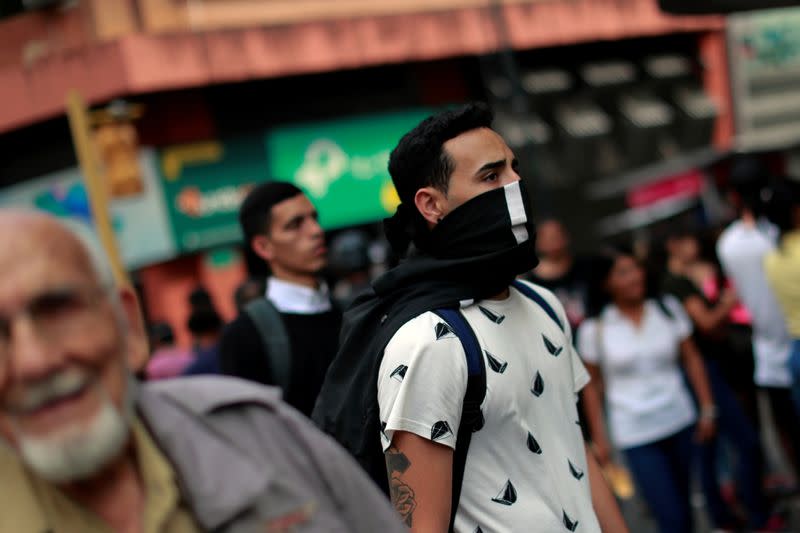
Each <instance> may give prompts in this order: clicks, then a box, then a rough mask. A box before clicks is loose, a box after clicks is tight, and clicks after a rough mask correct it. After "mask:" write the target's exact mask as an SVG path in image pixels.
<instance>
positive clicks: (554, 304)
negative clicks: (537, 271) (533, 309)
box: [517, 279, 567, 324]
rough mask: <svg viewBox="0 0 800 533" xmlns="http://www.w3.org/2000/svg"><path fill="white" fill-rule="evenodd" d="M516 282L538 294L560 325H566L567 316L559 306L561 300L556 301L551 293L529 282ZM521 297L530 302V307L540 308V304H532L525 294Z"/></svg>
mask: <svg viewBox="0 0 800 533" xmlns="http://www.w3.org/2000/svg"><path fill="white" fill-rule="evenodd" d="M517 282H518V283H521V284H523V285H525V286H527V288H528V289H530V290H532V291H533V292H535V293H536V294H538V295H539V296H540V297H541V298H542V299H543V300H544V301H545V302H546V303H547V305H549V306H550V307H551V308H552V309H553V311H554V312H555V313H556V315H557V316H558V318H559V321H560V322H561V324H567V316H566V315H567V314H566V311H564V306H563V305H562V304H561V300H559V299H558V297H557V296H556V295H555V293H553V291H551V290H550V289H548V288H546V287H542V286H541V285H538V284H536V283H533V282H531V281H527V280H522V279H520V280H517ZM523 296H524V297H525V299H526V300H527V301H529V302H530V304H531V305H535V306H537V307H539V308H541V307H542V306H541V305H540V304H538V303H536V302H534V301H533V300H532V299H531V298H530V297H529V296H528V295H527V294H524V295H523Z"/></svg>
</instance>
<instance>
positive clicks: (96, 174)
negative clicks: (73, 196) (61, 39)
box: [67, 89, 131, 287]
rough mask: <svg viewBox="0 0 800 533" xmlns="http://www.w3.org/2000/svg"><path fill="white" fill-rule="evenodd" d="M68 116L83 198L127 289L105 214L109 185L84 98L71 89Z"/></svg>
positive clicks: (117, 275)
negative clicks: (86, 200) (83, 184)
mask: <svg viewBox="0 0 800 533" xmlns="http://www.w3.org/2000/svg"><path fill="white" fill-rule="evenodd" d="M67 117H68V118H69V127H70V130H71V132H72V143H73V145H74V147H75V154H76V155H77V157H78V164H79V165H80V167H81V173H82V174H83V180H84V183H85V186H86V195H87V196H88V198H89V207H90V208H91V211H92V220H93V221H94V227H95V231H96V232H97V236H98V238H99V239H100V243H101V244H102V245H103V248H104V249H105V252H106V254H107V255H108V259H109V261H110V263H111V268H112V270H113V271H114V280H115V281H116V283H117V285H119V286H126V287H127V286H130V284H131V282H130V279H129V278H128V272H127V271H126V270H125V267H124V266H123V265H122V261H121V260H120V255H119V249H118V247H117V240H116V237H115V235H114V230H113V228H112V226H111V217H110V216H109V213H108V204H109V192H108V186H107V184H106V182H105V180H104V179H103V178H104V176H103V174H102V172H101V171H100V161H99V158H98V156H97V152H96V150H95V147H94V144H93V142H92V137H91V129H90V125H89V114H88V113H87V111H86V105H85V104H84V102H83V98H82V97H81V95H80V93H79V92H78V91H77V90H75V89H72V90H70V91H69V93H68V94H67Z"/></svg>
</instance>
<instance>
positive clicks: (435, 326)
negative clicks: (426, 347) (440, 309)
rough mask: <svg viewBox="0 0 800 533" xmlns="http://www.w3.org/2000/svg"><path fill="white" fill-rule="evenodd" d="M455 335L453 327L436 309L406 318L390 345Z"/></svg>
mask: <svg viewBox="0 0 800 533" xmlns="http://www.w3.org/2000/svg"><path fill="white" fill-rule="evenodd" d="M447 335H450V336H455V333H454V332H453V330H452V328H449V325H448V324H446V323H445V322H444V319H443V318H442V317H440V316H439V315H437V314H436V312H435V311H425V312H423V313H420V314H418V315H416V316H413V317H411V318H409V319H408V320H406V321H405V322H404V323H403V324H402V325H400V327H398V328H397V330H395V332H394V334H393V335H392V336H391V338H390V339H389V343H388V345H387V348H388V347H393V348H397V347H398V345H400V346H407V345H409V344H419V343H432V342H435V341H437V340H439V339H442V338H444V337H445V336H447Z"/></svg>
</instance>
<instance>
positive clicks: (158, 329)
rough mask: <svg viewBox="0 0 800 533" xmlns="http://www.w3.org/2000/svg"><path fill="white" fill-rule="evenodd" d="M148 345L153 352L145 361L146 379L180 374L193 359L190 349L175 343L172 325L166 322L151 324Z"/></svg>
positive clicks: (171, 376)
mask: <svg viewBox="0 0 800 533" xmlns="http://www.w3.org/2000/svg"><path fill="white" fill-rule="evenodd" d="M150 339H151V340H150V346H151V348H152V350H153V354H152V355H151V356H150V359H149V360H148V361H147V366H146V367H145V377H146V378H147V379H165V378H173V377H175V376H180V375H181V372H183V370H184V369H185V368H186V367H187V366H189V365H190V364H191V363H192V361H193V360H194V354H192V351H191V350H187V349H186V348H181V347H180V346H178V345H176V344H175V335H174V333H173V332H172V327H170V325H169V324H168V323H166V322H158V323H156V324H153V326H152V327H151V331H150Z"/></svg>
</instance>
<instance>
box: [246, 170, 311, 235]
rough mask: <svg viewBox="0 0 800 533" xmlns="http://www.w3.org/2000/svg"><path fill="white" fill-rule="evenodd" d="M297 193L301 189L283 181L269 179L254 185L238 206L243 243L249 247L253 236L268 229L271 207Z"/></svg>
mask: <svg viewBox="0 0 800 533" xmlns="http://www.w3.org/2000/svg"><path fill="white" fill-rule="evenodd" d="M298 194H303V191H301V190H300V189H299V188H297V187H296V186H294V185H292V184H291V183H287V182H285V181H270V182H268V183H262V184H261V185H257V186H256V187H254V188H253V190H251V191H250V192H249V193H248V195H247V197H246V198H245V199H244V202H242V206H241V207H240V208H239V224H240V225H241V226H242V233H244V241H245V244H246V245H247V246H248V247H249V246H250V241H251V240H253V237H255V236H256V235H260V234H264V233H266V232H268V231H269V225H270V219H271V215H272V208H273V207H274V206H275V205H276V204H279V203H281V202H283V201H284V200H288V199H289V198H294V197H295V196H297V195H298Z"/></svg>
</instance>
